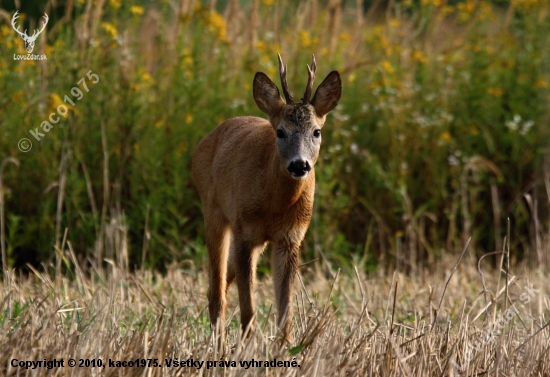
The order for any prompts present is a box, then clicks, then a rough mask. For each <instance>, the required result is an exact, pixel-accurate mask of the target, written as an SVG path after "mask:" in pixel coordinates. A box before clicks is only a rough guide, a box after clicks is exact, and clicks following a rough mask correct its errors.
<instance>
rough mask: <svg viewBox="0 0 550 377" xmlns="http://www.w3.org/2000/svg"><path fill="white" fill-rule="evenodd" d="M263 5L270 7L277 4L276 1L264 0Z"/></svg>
mask: <svg viewBox="0 0 550 377" xmlns="http://www.w3.org/2000/svg"><path fill="white" fill-rule="evenodd" d="M262 4H263V5H267V6H270V5H273V4H275V0H262Z"/></svg>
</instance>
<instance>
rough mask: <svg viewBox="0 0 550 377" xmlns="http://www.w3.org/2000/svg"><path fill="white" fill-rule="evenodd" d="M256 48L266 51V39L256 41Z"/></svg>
mask: <svg viewBox="0 0 550 377" xmlns="http://www.w3.org/2000/svg"><path fill="white" fill-rule="evenodd" d="M256 48H257V49H258V51H261V52H263V51H266V50H267V44H266V43H265V42H264V41H258V42H256Z"/></svg>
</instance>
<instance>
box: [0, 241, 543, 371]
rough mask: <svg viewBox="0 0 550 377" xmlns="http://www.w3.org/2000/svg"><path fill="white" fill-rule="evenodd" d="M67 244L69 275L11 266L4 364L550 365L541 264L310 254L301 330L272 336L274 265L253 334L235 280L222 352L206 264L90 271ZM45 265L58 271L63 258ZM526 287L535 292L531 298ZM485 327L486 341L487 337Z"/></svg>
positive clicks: (1, 324) (2, 327)
mask: <svg viewBox="0 0 550 377" xmlns="http://www.w3.org/2000/svg"><path fill="white" fill-rule="evenodd" d="M65 254H66V255H65V257H66V258H65V259H64V262H65V267H66V270H67V272H66V274H65V275H64V276H62V277H61V276H58V277H57V278H56V277H53V278H52V277H50V276H49V275H48V274H47V273H45V272H39V271H36V270H33V274H31V275H30V276H17V275H15V274H14V273H11V274H8V276H7V277H6V281H5V282H4V283H3V285H2V286H1V288H0V290H1V297H2V299H1V301H0V302H1V306H0V334H1V335H0V355H1V356H0V375H2V376H6V375H7V376H15V375H25V376H45V375H57V376H88V375H102V376H119V375H120V376H134V375H135V376H138V375H139V376H161V375H162V376H175V375H209V376H210V375H219V376H279V375H281V376H282V375H284V376H294V375H304V376H327V375H333V376H343V375H352V376H355V375H381V376H460V375H468V376H474V375H487V376H497V375H498V376H547V375H549V374H550V362H549V359H550V356H549V348H550V329H549V328H548V327H547V324H548V322H547V321H548V318H547V317H548V314H547V313H548V307H549V300H548V293H549V289H548V284H546V281H547V280H546V277H545V276H543V274H542V273H537V272H533V271H527V272H523V273H521V274H510V275H508V277H506V274H505V273H504V272H503V273H502V274H500V275H498V272H497V271H496V270H492V269H490V268H488V267H487V265H488V264H489V263H487V260H484V261H482V262H481V264H480V266H481V267H482V269H481V270H480V271H483V273H482V274H480V273H479V271H478V269H477V261H476V260H474V259H473V258H472V257H471V256H470V255H468V253H466V255H465V257H464V258H463V260H462V261H461V262H460V263H459V264H458V265H456V260H457V259H458V256H454V257H453V258H454V260H447V261H446V262H444V263H442V264H441V265H439V267H438V268H434V269H432V270H430V271H425V272H424V273H419V274H411V275H410V276H406V275H404V274H401V273H399V272H395V273H393V275H386V274H384V273H382V272H379V273H377V274H374V275H370V276H365V275H364V274H363V273H361V272H358V271H360V269H357V270H355V271H350V272H345V273H339V272H335V271H333V270H331V269H330V268H328V267H327V266H323V265H322V264H319V263H317V264H315V263H311V264H307V265H305V266H303V267H302V268H301V275H300V277H301V279H299V281H298V283H297V287H296V288H297V294H296V296H295V302H294V305H295V309H296V311H295V316H294V321H295V326H294V341H293V343H292V344H291V345H290V346H289V347H280V346H279V344H278V343H277V342H276V341H275V335H276V326H275V323H276V318H275V316H274V314H273V313H274V310H272V307H271V305H272V302H273V301H272V298H273V295H272V286H271V280H270V279H269V277H264V278H263V279H260V281H259V283H258V286H257V294H256V301H257V303H258V330H257V332H256V333H255V334H254V335H253V336H252V338H251V340H250V342H249V343H247V344H245V343H243V342H241V341H240V340H239V339H238V338H239V333H240V331H239V330H238V321H237V320H236V319H237V318H238V317H239V315H238V307H236V306H235V304H236V302H237V301H238V300H237V295H236V289H235V288H232V289H231V292H230V303H231V305H230V307H229V314H228V318H229V319H228V321H230V323H229V328H228V337H227V342H226V343H225V344H224V345H223V347H222V349H223V350H222V351H221V353H219V352H216V351H215V347H213V344H212V338H211V335H210V329H209V325H208V317H207V310H206V292H207V279H206V276H207V274H206V273H205V272H204V271H198V270H196V269H195V267H194V266H192V265H191V266H190V265H187V266H179V267H178V266H173V267H171V268H169V270H168V272H167V273H166V274H165V275H161V274H158V273H154V272H151V271H138V272H136V273H129V272H128V271H127V270H126V269H119V268H118V267H116V263H114V262H113V263H111V265H110V266H111V267H110V268H109V269H108V271H105V272H103V271H102V270H99V269H95V268H94V267H93V266H90V269H89V271H90V273H89V274H86V273H85V272H84V271H83V269H82V267H79V266H78V265H77V264H75V260H76V259H75V258H74V254H73V253H72V251H71V250H70V248H69V250H68V251H67V252H66V253H65ZM497 257H498V256H497ZM504 264H506V263H504ZM453 265H454V266H456V271H454V272H453V270H454V269H453ZM47 270H48V271H49V272H52V271H54V269H53V267H52V266H50V267H48V268H47ZM300 281H303V284H301V283H300ZM506 282H508V283H506ZM447 283H448V284H447ZM531 284H532V286H533V288H535V289H538V290H540V292H532V294H529V292H528V291H526V289H525V286H530V285H531ZM484 286H486V291H484V288H483V287H484ZM506 287H508V288H507V289H506ZM526 292H527V295H528V296H529V302H528V303H527V302H526V300H525V296H521V294H524V293H526ZM506 298H507V300H506ZM491 303H494V305H489V304H491ZM488 305H489V306H488ZM512 305H514V306H515V307H516V309H517V311H518V313H519V314H517V316H514V318H513V319H511V320H510V322H509V323H508V324H507V326H505V327H504V329H501V330H499V329H493V330H492V331H488V330H485V328H486V326H487V324H488V323H490V322H495V321H496V320H497V319H498V318H499V315H500V314H503V313H506V308H510V307H511V306H512ZM522 305H523V307H522ZM476 317H477V319H475V318H476ZM484 334H487V335H488V338H486V339H487V341H486V344H483V343H482V342H481V341H480V339H481V338H482V336H483V335H484ZM473 347H475V348H477V349H473ZM468 349H469V350H470V351H471V355H472V357H471V358H470V359H471V360H470V361H469V362H468V361H467V358H468ZM293 354H295V355H296V356H295V357H296V361H297V363H298V364H299V365H300V367H299V368H298V367H295V368H292V367H291V368H277V367H275V368H267V369H266V368H249V369H244V368H242V367H240V366H239V361H243V360H245V361H249V360H252V359H254V360H273V359H274V358H276V359H277V360H287V361H291V360H292V357H293ZM69 358H74V359H76V360H78V359H81V358H82V359H102V361H103V363H104V364H106V363H107V362H108V360H109V359H112V360H120V361H122V360H128V361H129V360H135V359H138V358H145V359H148V358H151V359H158V360H159V362H160V363H162V364H163V367H162V368H160V367H156V368H154V367H151V368H144V369H142V368H135V367H133V368H130V367H127V368H116V367H109V366H107V367H105V368H104V369H103V368H101V369H98V368H85V367H84V368H79V367H75V368H70V367H68V366H67V362H68V359H69ZM170 358H171V359H173V360H175V359H176V358H178V360H179V361H184V360H187V359H191V358H192V359H194V360H195V361H207V360H210V361H213V360H217V361H219V360H221V359H223V360H226V361H235V362H236V365H237V366H236V367H229V368H227V367H226V368H210V369H207V368H206V363H205V364H204V365H203V367H202V368H201V369H197V368H187V367H178V368H175V367H170V368H169V367H166V366H165V365H164V364H165V359H170ZM12 359H18V360H43V359H48V360H52V359H58V360H59V359H64V360H65V367H64V368H57V369H47V368H37V369H34V370H24V369H21V368H17V369H16V368H13V367H11V366H10V363H11V360H12ZM453 363H456V365H457V366H459V368H463V370H462V371H460V369H459V368H457V367H456V366H455V364H453Z"/></svg>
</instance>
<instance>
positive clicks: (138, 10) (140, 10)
mask: <svg viewBox="0 0 550 377" xmlns="http://www.w3.org/2000/svg"><path fill="white" fill-rule="evenodd" d="M130 12H131V13H132V14H135V15H136V16H141V15H142V14H143V13H144V12H145V9H143V7H140V6H139V5H132V6H131V7H130Z"/></svg>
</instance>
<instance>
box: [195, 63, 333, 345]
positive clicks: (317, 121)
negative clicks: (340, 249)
mask: <svg viewBox="0 0 550 377" xmlns="http://www.w3.org/2000/svg"><path fill="white" fill-rule="evenodd" d="M279 59H280V57H279ZM279 62H280V65H279V68H280V70H281V80H282V86H283V88H284V94H285V98H286V99H287V103H285V102H284V101H283V99H282V98H281V96H280V93H279V90H278V88H277V87H276V85H275V84H274V83H273V82H272V81H271V80H270V79H269V78H268V77H267V76H266V75H265V74H263V73H261V72H259V73H257V74H256V76H255V78H254V86H253V92H254V99H255V101H256V103H257V105H258V107H259V108H260V109H261V110H262V111H264V112H265V113H266V114H267V115H268V117H269V120H266V119H262V118H257V117H251V116H243V117H237V118H233V119H229V120H227V121H225V122H223V123H222V124H220V125H219V126H218V127H217V128H216V129H214V131H212V132H211V133H210V134H209V135H207V136H206V137H205V138H204V139H203V140H202V141H201V142H200V143H199V145H198V147H197V150H196V151H195V154H194V156H193V177H194V180H195V183H196V185H197V188H198V191H199V195H200V197H201V201H202V204H203V209H204V224H205V234H206V245H207V248H208V257H209V273H210V276H209V278H210V291H209V297H208V299H209V312H210V320H211V323H212V325H213V326H217V327H218V328H219V329H220V330H222V326H223V325H224V320H225V309H226V302H227V297H226V295H227V290H228V289H229V286H230V285H231V283H232V282H233V281H234V280H236V281H237V288H238V293H239V305H240V311H241V324H242V327H243V330H245V329H246V328H247V327H248V326H250V327H251V328H253V325H254V323H255V320H256V319H255V308H254V301H253V294H254V282H255V273H256V264H257V260H258V257H259V256H260V254H261V253H262V251H263V250H264V249H265V246H266V245H267V243H268V242H272V243H273V245H274V247H273V253H272V271H273V280H274V287H275V298H276V305H277V312H278V325H279V328H280V329H281V333H282V334H283V336H284V338H287V339H288V338H290V337H291V335H290V330H291V324H292V306H291V299H292V292H293V287H294V279H295V276H296V271H297V267H298V253H299V248H300V244H301V242H302V240H303V238H304V236H305V233H306V231H307V228H308V226H309V222H310V220H311V216H312V212H313V197H314V191H315V172H314V170H313V166H314V164H315V162H316V161H317V158H318V155H319V147H320V143H321V140H320V139H321V135H320V129H321V128H322V127H323V124H324V122H325V117H326V115H327V113H328V112H330V111H331V110H332V109H333V108H334V107H335V106H336V104H337V103H338V100H339V99H340V94H341V81H340V76H339V74H338V72H336V71H333V72H331V73H330V74H329V75H328V76H327V78H326V79H325V81H323V83H322V84H321V85H320V86H319V88H318V89H317V91H316V93H315V95H314V97H313V99H312V100H310V98H309V97H310V94H311V86H312V85H313V78H314V73H315V69H316V64H315V58H313V62H312V65H311V67H309V66H308V72H309V75H310V79H309V82H308V88H306V93H305V95H304V98H303V102H302V103H299V104H296V103H294V101H293V99H292V95H291V94H290V92H289V90H288V84H287V83H286V67H285V66H284V65H283V63H282V60H281V59H280V60H279Z"/></svg>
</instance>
